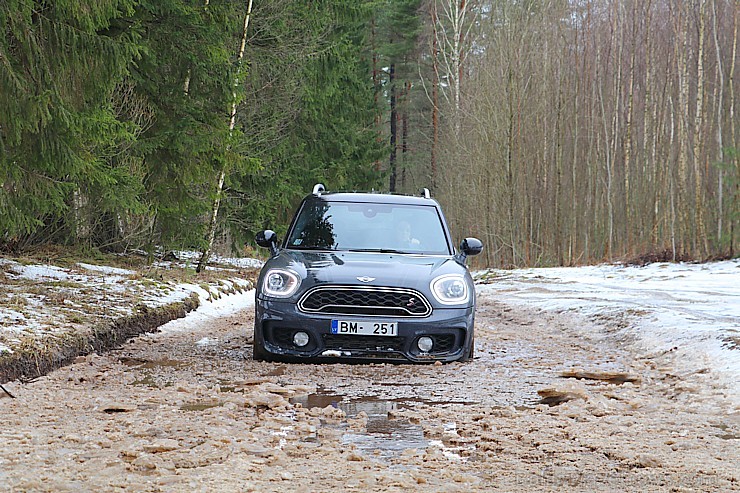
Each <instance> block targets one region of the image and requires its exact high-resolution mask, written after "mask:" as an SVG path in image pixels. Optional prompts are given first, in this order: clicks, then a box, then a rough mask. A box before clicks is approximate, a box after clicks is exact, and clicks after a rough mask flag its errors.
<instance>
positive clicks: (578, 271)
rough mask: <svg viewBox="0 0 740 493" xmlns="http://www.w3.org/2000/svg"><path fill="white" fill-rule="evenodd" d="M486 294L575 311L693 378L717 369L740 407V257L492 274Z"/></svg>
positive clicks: (483, 274) (481, 277)
mask: <svg viewBox="0 0 740 493" xmlns="http://www.w3.org/2000/svg"><path fill="white" fill-rule="evenodd" d="M475 277H476V280H477V282H478V284H479V288H478V290H479V292H481V293H487V294H491V295H493V296H496V297H497V298H498V299H500V300H501V301H503V302H506V303H516V304H521V305H527V306H531V307H536V308H539V309H542V310H548V311H558V312H562V311H574V312H577V313H580V314H582V315H584V316H586V317H588V318H589V319H591V320H593V321H595V322H597V323H598V324H599V325H600V326H602V327H604V335H606V336H608V337H611V338H614V339H615V340H616V341H617V342H619V343H620V344H629V345H632V347H634V349H635V350H636V352H637V353H638V354H639V353H642V354H645V355H648V354H652V355H655V354H661V353H662V354H665V355H666V357H670V359H671V361H672V362H673V363H674V364H675V365H676V367H677V368H680V369H681V370H682V371H684V372H686V373H693V372H706V371H711V372H712V374H713V376H714V377H715V379H716V384H717V388H718V389H722V392H724V393H725V394H726V396H727V397H728V398H729V399H730V400H731V401H732V402H734V403H735V404H736V405H740V384H739V383H738V382H740V260H739V259H735V260H731V261H723V262H712V263H707V264H686V263H679V264H669V263H655V264H650V265H647V266H645V267H624V266H619V265H598V266H589V267H576V268H573V267H567V268H540V269H518V270H510V271H508V270H507V271H504V270H486V271H480V272H477V273H475Z"/></svg>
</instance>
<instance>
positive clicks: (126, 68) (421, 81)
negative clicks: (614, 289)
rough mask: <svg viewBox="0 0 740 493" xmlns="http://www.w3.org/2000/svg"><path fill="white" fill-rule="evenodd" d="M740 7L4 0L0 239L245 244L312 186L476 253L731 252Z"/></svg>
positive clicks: (595, 1)
mask: <svg viewBox="0 0 740 493" xmlns="http://www.w3.org/2000/svg"><path fill="white" fill-rule="evenodd" d="M739 11H740V4H738V2H737V1H736V0H624V1H615V0H537V1H535V0H312V1H299V0H270V1H269V2H265V1H263V0H241V1H235V0H95V1H92V0H55V1H49V0H0V30H2V36H0V251H5V252H19V251H25V250H30V249H34V248H39V247H44V246H46V245H63V246H70V247H74V248H83V249H90V250H96V251H109V252H127V251H131V250H144V251H147V252H151V253H154V252H161V251H167V250H169V249H191V250H192V249H194V250H198V251H200V252H202V256H201V262H200V265H199V269H200V268H202V266H203V265H204V264H205V262H206V261H207V260H208V258H209V256H210V255H211V252H212V251H213V250H214V249H216V250H229V251H235V252H243V251H244V250H243V249H244V245H245V244H246V245H252V244H253V241H254V235H255V233H256V232H257V231H259V230H261V229H264V228H266V227H269V228H271V229H274V230H276V231H278V233H279V234H282V233H284V232H285V230H286V228H287V226H288V221H289V220H290V217H291V215H292V212H293V210H294V208H295V207H296V205H297V204H298V202H299V201H300V199H301V198H302V197H303V196H304V195H305V194H307V193H309V192H310V190H311V188H312V187H313V185H314V184H315V183H319V182H321V183H324V185H326V187H327V189H328V190H331V191H339V190H361V191H369V190H378V191H383V192H393V193H412V194H413V193H418V191H419V190H420V189H421V188H422V187H426V188H428V189H430V190H431V192H432V196H433V197H435V198H436V199H437V200H438V201H439V202H440V203H441V204H442V206H443V207H444V209H445V212H446V215H447V220H448V222H449V223H450V225H451V227H452V230H453V231H452V233H453V236H454V238H455V241H456V242H459V241H460V239H461V238H462V237H464V236H476V237H478V238H480V239H481V240H482V241H483V243H484V245H485V249H484V253H483V254H482V255H481V256H480V257H479V258H478V259H476V262H478V265H480V266H483V265H485V266H492V267H512V266H548V265H579V264H587V263H595V262H602V261H615V260H625V259H630V258H637V257H646V256H654V257H655V258H661V259H665V260H707V259H712V258H727V257H733V256H736V255H737V249H738V244H739V242H740V203H739V202H740V156H739V154H738V150H740V148H739V147H738V138H739V137H740V135H739V133H740V124H738V118H737V116H736V111H737V99H738V96H737V94H736V90H735V84H734V82H735V74H736V73H737V72H738V67H737V65H738V64H737V60H738V53H737V45H738V21H739V19H738V14H739Z"/></svg>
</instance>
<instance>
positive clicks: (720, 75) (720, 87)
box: [712, 0, 732, 245]
mask: <svg viewBox="0 0 740 493" xmlns="http://www.w3.org/2000/svg"><path fill="white" fill-rule="evenodd" d="M712 26H713V29H712V31H713V35H714V49H715V53H716V55H717V79H718V83H717V91H718V93H717V98H716V100H717V111H716V114H717V147H718V149H719V161H720V162H724V160H725V156H724V145H723V143H722V128H723V127H722V111H723V110H724V104H723V103H724V95H725V74H724V72H723V70H722V53H721V50H720V47H719V33H718V32H717V0H712ZM730 121H731V122H732V120H730ZM724 188H725V185H724V176H723V170H722V167H720V168H719V176H718V178H717V242H718V244H719V245H721V242H722V234H723V230H722V226H723V224H722V219H723V218H724V200H723V199H724Z"/></svg>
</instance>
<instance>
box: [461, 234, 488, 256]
mask: <svg viewBox="0 0 740 493" xmlns="http://www.w3.org/2000/svg"><path fill="white" fill-rule="evenodd" d="M460 251H461V252H463V254H464V255H465V256H466V257H469V256H471V255H478V254H479V253H480V252H482V251H483V243H481V241H480V240H479V239H478V238H465V239H464V240H463V241H462V243H460Z"/></svg>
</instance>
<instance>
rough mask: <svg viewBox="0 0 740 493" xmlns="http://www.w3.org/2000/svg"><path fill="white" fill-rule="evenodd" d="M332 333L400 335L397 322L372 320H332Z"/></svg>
mask: <svg viewBox="0 0 740 493" xmlns="http://www.w3.org/2000/svg"><path fill="white" fill-rule="evenodd" d="M331 333H332V334H345V335H361V336H395V335H398V325H397V324H396V322H377V321H371V320H332V321H331Z"/></svg>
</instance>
